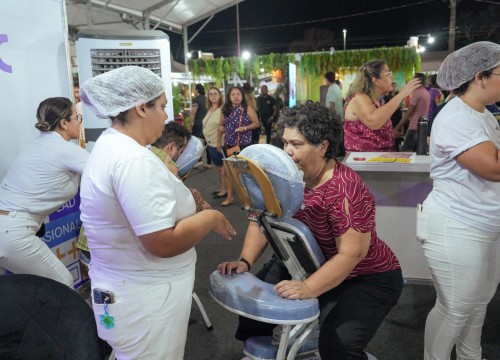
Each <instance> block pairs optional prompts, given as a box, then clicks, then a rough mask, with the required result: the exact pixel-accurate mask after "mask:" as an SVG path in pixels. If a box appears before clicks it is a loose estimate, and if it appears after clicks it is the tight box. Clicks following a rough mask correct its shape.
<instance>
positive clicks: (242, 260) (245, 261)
mask: <svg viewBox="0 0 500 360" xmlns="http://www.w3.org/2000/svg"><path fill="white" fill-rule="evenodd" d="M238 261H241V262H244V263H245V264H247V266H248V271H250V268H251V266H250V263H249V262H248V260H247V259H245V258H244V257H243V256H242V257H240V258H239V259H238Z"/></svg>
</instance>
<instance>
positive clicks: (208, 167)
mask: <svg viewBox="0 0 500 360" xmlns="http://www.w3.org/2000/svg"><path fill="white" fill-rule="evenodd" d="M203 168H204V169H211V168H212V164H205V165H203Z"/></svg>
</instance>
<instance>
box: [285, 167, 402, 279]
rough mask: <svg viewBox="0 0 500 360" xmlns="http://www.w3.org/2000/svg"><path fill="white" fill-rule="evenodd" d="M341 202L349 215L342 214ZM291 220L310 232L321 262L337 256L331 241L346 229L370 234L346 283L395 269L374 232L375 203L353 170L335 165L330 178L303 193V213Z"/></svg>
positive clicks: (394, 261)
mask: <svg viewBox="0 0 500 360" xmlns="http://www.w3.org/2000/svg"><path fill="white" fill-rule="evenodd" d="M344 201H346V202H347V204H348V208H349V212H348V213H345V211H344ZM294 218H296V219H298V220H300V221H302V222H303V223H304V224H306V225H307V227H308V228H309V229H310V230H311V231H312V233H313V235H314V237H315V238H316V241H317V242H318V245H319V246H320V248H321V250H322V251H323V254H324V255H325V258H326V259H327V260H328V259H330V258H331V257H333V256H335V255H336V254H337V245H336V242H335V238H336V237H339V236H340V235H342V234H344V233H345V232H346V231H347V230H349V228H352V229H354V230H356V231H359V232H362V233H368V232H369V233H371V241H370V248H369V250H368V253H367V255H366V257H365V258H364V259H363V260H362V261H361V262H360V263H359V264H358V265H357V266H356V267H355V268H354V270H353V271H352V272H351V274H350V275H349V276H348V277H347V278H348V279H350V278H353V277H356V276H359V275H364V274H374V273H380V272H384V271H388V270H395V269H399V268H400V265H399V261H398V259H397V258H396V255H394V253H393V252H392V250H391V249H390V248H389V246H387V244H386V243H385V242H383V241H382V240H381V239H379V238H378V236H377V231H376V229H375V200H374V198H373V196H372V194H371V193H370V192H369V191H368V189H367V187H366V186H365V184H364V183H363V180H361V178H360V177H359V175H358V174H356V172H354V170H352V169H351V168H349V167H348V166H346V165H344V164H342V163H339V162H337V163H336V165H335V169H334V172H333V176H332V178H331V179H329V180H328V181H327V182H325V183H324V184H323V185H321V186H319V187H318V188H316V189H314V190H308V189H306V190H305V192H304V209H303V210H299V212H298V213H297V214H295V216H294Z"/></svg>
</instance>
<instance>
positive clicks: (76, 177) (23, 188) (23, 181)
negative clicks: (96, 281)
mask: <svg viewBox="0 0 500 360" xmlns="http://www.w3.org/2000/svg"><path fill="white" fill-rule="evenodd" d="M36 117H37V120H38V122H37V123H36V124H35V127H36V128H37V129H38V130H40V134H39V135H38V136H37V137H36V138H35V140H34V141H33V143H32V144H31V145H30V146H29V147H28V148H27V149H26V150H25V151H24V152H22V153H21V154H20V155H19V156H18V157H17V159H16V160H15V161H14V163H13V164H12V166H11V167H10V169H9V171H8V173H7V176H6V177H5V178H4V179H3V181H2V183H1V184H0V270H1V269H2V268H3V269H5V270H8V271H11V272H13V273H15V274H34V275H39V276H43V277H47V278H50V279H53V280H56V281H59V282H61V283H63V284H65V285H67V286H69V287H73V276H72V275H71V273H70V272H69V271H68V270H67V269H66V267H65V266H64V264H63V263H62V262H61V261H60V260H59V259H58V258H57V256H56V255H54V253H52V251H51V250H50V249H49V247H48V246H47V245H46V244H45V242H44V241H43V240H42V239H40V238H39V237H38V236H37V232H38V230H39V229H40V227H41V226H42V224H43V219H44V218H45V216H47V215H49V214H51V213H52V212H54V211H55V210H57V209H58V208H59V207H61V206H62V205H64V204H65V203H66V202H67V201H69V200H70V199H72V198H73V197H74V196H75V195H76V193H77V191H78V186H79V184H80V175H81V174H82V172H83V167H84V166H85V163H86V161H87V157H88V153H87V151H85V150H84V149H82V148H80V147H79V146H78V145H76V144H75V143H73V142H71V141H70V140H76V139H78V138H79V136H80V126H81V122H82V116H81V114H78V113H77V109H76V107H75V105H73V103H72V102H71V101H70V100H69V99H67V98H64V97H55V98H48V99H46V100H44V101H42V102H41V103H40V105H39V106H38V110H37V113H36Z"/></svg>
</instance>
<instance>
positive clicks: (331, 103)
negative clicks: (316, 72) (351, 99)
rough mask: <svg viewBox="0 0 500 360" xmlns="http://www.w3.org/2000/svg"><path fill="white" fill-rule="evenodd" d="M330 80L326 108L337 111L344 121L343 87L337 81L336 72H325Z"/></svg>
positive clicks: (328, 80)
mask: <svg viewBox="0 0 500 360" xmlns="http://www.w3.org/2000/svg"><path fill="white" fill-rule="evenodd" d="M325 79H326V81H327V82H328V92H327V93H326V108H327V109H328V110H330V111H331V112H335V113H336V114H337V115H338V116H339V117H340V119H341V121H344V99H343V98H342V89H341V88H340V86H339V85H338V84H337V82H336V81H335V73H334V72H333V71H329V72H327V73H326V74H325Z"/></svg>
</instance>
